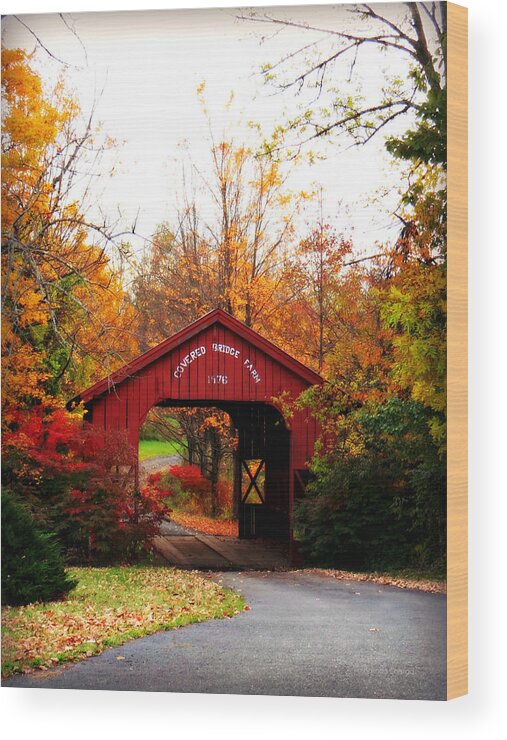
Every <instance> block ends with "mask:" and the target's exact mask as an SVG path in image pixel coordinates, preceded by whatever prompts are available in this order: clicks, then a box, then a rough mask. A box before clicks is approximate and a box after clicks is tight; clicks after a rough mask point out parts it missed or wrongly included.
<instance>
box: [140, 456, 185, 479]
mask: <svg viewBox="0 0 507 740" xmlns="http://www.w3.org/2000/svg"><path fill="white" fill-rule="evenodd" d="M180 463H181V457H180V456H179V455H162V456H161V457H149V458H148V459H147V460H143V461H142V462H140V463H139V473H140V474H141V477H143V476H146V475H149V474H150V473H156V472H157V470H163V469H164V468H170V467H171V465H179V464H180Z"/></svg>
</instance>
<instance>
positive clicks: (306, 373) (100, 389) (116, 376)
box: [67, 308, 323, 407]
mask: <svg viewBox="0 0 507 740" xmlns="http://www.w3.org/2000/svg"><path fill="white" fill-rule="evenodd" d="M213 325H220V326H222V327H224V328H225V329H228V330H229V331H231V332H233V333H235V334H236V335H238V336H239V337H240V338H241V339H243V340H244V341H246V342H249V343H250V344H251V345H252V346H253V347H255V348H256V349H259V350H260V351H262V352H264V353H265V354H266V355H267V356H268V357H271V358H272V359H273V360H274V361H275V362H277V363H279V364H280V365H281V366H283V367H284V368H286V369H287V370H290V371H291V372H292V373H294V374H295V375H297V376H298V377H299V378H301V379H302V380H303V381H305V382H306V383H307V384H308V385H316V384H320V383H322V382H323V379H322V377H321V376H320V375H319V374H318V373H316V372H314V371H313V370H311V369H310V368H309V367H307V366H306V365H303V363H302V362H299V360H296V359H295V358H294V357H291V355H289V354H287V352H284V350H282V349H280V347H277V346H276V345H275V344H273V343H272V342H270V341H269V340H267V339H265V338H264V337H263V336H261V335H260V334H259V333H258V332H256V331H254V330H253V329H251V328H250V327H248V326H246V324H244V323H243V322H242V321H238V319H235V318H234V317H233V316H230V314H228V313H226V312H225V311H223V310H222V309H220V308H216V309H214V310H213V311H210V312H209V313H207V314H205V315H204V316H201V318H199V319H197V320H196V321H194V322H192V323H191V324H188V326H186V327H184V328H183V329H181V330H180V331H179V332H176V334H173V336H171V337H169V338H168V339H165V340H164V341H163V342H161V343H160V344H157V345H156V346H155V347H152V348H151V349H149V350H147V352H144V353H143V354H142V355H139V357H136V358H135V359H134V360H132V361H131V362H128V363H127V364H126V365H124V366H123V367H121V368H119V369H118V370H116V371H115V372H114V373H111V374H110V375H107V376H106V377H105V378H103V379H102V380H99V381H98V382H97V383H95V384H94V385H92V386H91V387H90V388H87V389H86V390H84V391H82V392H81V393H80V394H79V395H78V396H76V397H75V398H73V399H72V400H71V401H69V403H68V404H67V406H68V407H71V406H73V405H74V404H78V403H80V402H84V403H87V402H88V401H91V400H92V399H94V398H97V397H98V396H101V395H102V394H103V393H106V392H107V391H109V390H111V388H114V387H116V386H118V385H119V384H120V383H121V382H122V381H124V380H126V379H127V378H130V377H132V376H133V375H135V374H136V373H138V372H139V371H140V370H144V369H145V368H147V367H148V366H149V365H150V364H152V363H154V362H156V361H157V360H159V359H160V358H161V357H163V356H164V355H166V354H169V353H170V352H173V351H174V350H175V349H177V348H178V346H179V345H181V344H183V343H184V342H186V341H188V340H189V339H192V338H193V337H195V336H196V335H198V334H200V333H201V332H202V331H204V330H205V329H208V328H209V327H211V326H213Z"/></svg>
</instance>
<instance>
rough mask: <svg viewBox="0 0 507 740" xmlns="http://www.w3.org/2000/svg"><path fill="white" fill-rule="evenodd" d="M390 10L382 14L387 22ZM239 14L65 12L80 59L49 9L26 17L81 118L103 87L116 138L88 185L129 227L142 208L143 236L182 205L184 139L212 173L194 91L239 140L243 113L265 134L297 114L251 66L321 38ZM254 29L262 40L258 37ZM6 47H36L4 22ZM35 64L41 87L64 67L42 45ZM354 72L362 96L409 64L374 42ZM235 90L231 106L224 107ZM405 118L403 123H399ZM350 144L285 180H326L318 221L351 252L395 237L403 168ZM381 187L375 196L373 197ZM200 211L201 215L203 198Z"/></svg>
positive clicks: (107, 126)
mask: <svg viewBox="0 0 507 740" xmlns="http://www.w3.org/2000/svg"><path fill="white" fill-rule="evenodd" d="M378 7H381V8H382V6H378ZM399 7H400V6H398V8H399ZM396 8H397V6H396V5H395V6H392V5H391V6H390V8H387V6H386V7H385V8H382V10H383V11H385V12H386V13H389V14H390V16H391V17H392V16H393V12H394V13H395V12H396ZM398 12H399V11H398ZM277 13H278V14H279V15H282V14H283V15H285V16H287V17H291V18H295V19H298V20H306V21H308V22H310V23H312V24H314V25H318V26H320V27H323V28H333V27H340V28H343V27H344V24H347V23H348V24H350V22H351V21H350V14H349V13H347V6H308V7H305V6H300V7H292V8H278V9H277ZM235 16H236V11H235V10H234V9H233V8H225V9H216V10H213V9H205V10H181V11H176V10H170V11H162V10H158V11H138V12H135V11H129V12H114V13H112V12H106V13H97V12H93V13H72V14H69V15H66V18H67V19H68V21H69V22H71V23H72V24H73V25H74V27H75V30H76V32H77V33H78V35H79V38H80V39H81V41H82V42H83V45H84V47H85V48H86V57H85V54H84V52H83V48H82V46H81V44H80V43H79V41H78V39H77V38H76V37H75V36H74V35H73V34H72V33H71V32H70V31H69V30H68V29H67V28H66V27H65V25H64V23H63V22H62V21H61V19H60V18H59V17H58V15H57V14H39V15H23V16H22V19H23V21H24V22H25V23H26V24H27V25H29V26H30V28H32V30H33V31H34V32H35V33H36V34H37V35H38V36H39V37H40V38H41V39H43V41H44V44H45V45H46V46H47V47H48V48H49V49H50V50H51V52H52V53H53V54H54V55H55V56H58V57H59V58H61V59H63V60H65V61H66V62H68V63H69V65H74V66H69V67H68V68H67V70H66V79H67V82H68V87H69V88H70V89H72V90H74V91H75V93H76V94H77V96H78V99H79V101H80V104H81V107H82V110H83V111H84V112H85V113H86V112H87V111H88V110H89V109H90V106H91V105H92V102H93V99H94V97H95V96H96V93H97V91H100V90H103V93H102V96H101V97H100V100H99V103H98V106H97V113H96V119H97V120H98V121H100V122H101V123H102V126H103V131H104V132H105V133H107V134H108V135H110V136H112V137H114V138H115V139H116V140H117V141H118V142H122V145H121V146H120V147H119V148H118V149H117V150H116V152H115V154H114V157H115V158H116V159H117V160H118V163H117V166H116V168H115V171H116V174H115V176H114V177H112V178H110V177H108V176H107V175H106V174H105V173H107V171H108V170H109V168H110V166H111V164H112V160H111V159H110V158H109V157H108V158H106V160H104V168H103V169H104V176H103V177H102V178H101V179H100V180H97V181H96V183H95V185H94V188H95V198H96V201H97V203H98V204H100V207H101V208H102V210H103V211H105V212H106V213H109V214H110V215H111V216H112V217H114V216H116V215H117V213H118V209H120V210H121V212H122V214H123V216H124V218H123V223H124V225H125V227H126V228H128V227H129V225H130V223H131V222H132V220H133V219H134V218H135V216H136V214H137V213H138V212H139V217H138V221H137V231H138V232H139V233H140V234H141V235H143V236H146V237H149V236H150V235H151V234H152V233H153V231H154V229H155V227H156V226H157V224H159V223H160V222H162V221H164V220H167V221H169V222H170V221H171V220H172V217H173V214H174V212H175V208H176V206H177V204H178V202H181V190H182V185H181V171H182V165H181V162H182V160H183V159H185V157H186V156H187V154H186V152H185V147H184V146H183V144H184V143H186V149H187V150H188V152H190V154H191V157H192V160H193V162H194V163H195V164H196V165H197V166H198V167H199V169H200V170H202V172H203V173H204V174H206V172H207V171H209V167H210V160H209V147H210V138H209V130H208V123H207V121H206V118H205V116H204V115H203V113H202V110H201V108H200V105H199V103H198V99H197V95H196V88H197V86H198V85H199V84H200V83H201V82H202V81H205V82H206V98H207V102H208V108H209V113H210V117H211V121H212V127H213V132H214V136H215V139H217V140H218V139H220V137H221V136H227V137H230V136H232V137H233V139H234V141H235V143H236V144H238V145H239V144H242V143H253V139H252V133H251V131H250V129H249V127H248V122H249V121H250V120H255V121H258V122H260V123H261V124H262V127H263V130H264V132H265V133H266V134H268V133H269V132H270V130H271V129H272V127H273V126H274V125H275V124H276V123H278V122H280V121H281V120H282V117H283V113H284V111H289V112H290V111H292V112H294V111H295V110H296V108H295V103H296V101H295V99H294V96H293V93H292V92H290V93H287V94H285V95H283V96H282V95H275V94H273V89H272V88H270V87H268V86H265V85H263V83H262V81H261V79H260V76H259V74H258V70H259V68H260V66H261V65H262V64H264V63H266V62H275V61H276V60H277V59H278V58H279V57H281V56H282V55H284V54H286V53H288V52H290V51H293V50H295V49H297V48H299V47H300V46H302V45H304V44H307V43H308V42H309V41H310V40H313V39H324V36H323V35H322V34H313V35H311V36H310V34H309V33H308V32H304V31H300V30H294V29H285V30H282V31H280V32H278V33H276V35H273V34H274V32H275V30H276V29H274V28H272V27H268V26H264V25H261V24H251V23H247V22H244V21H238V20H237V19H236V17H235ZM356 28H357V27H356ZM262 34H265V35H266V37H267V38H266V39H265V40H264V42H263V43H260V38H261V35H262ZM3 43H4V44H5V45H6V46H10V47H15V46H23V47H25V48H27V49H32V48H33V47H34V39H33V37H32V36H30V34H29V33H28V31H26V29H24V28H23V26H22V25H20V24H19V23H18V22H17V21H16V20H15V19H14V18H12V17H7V18H5V19H4V23H3ZM37 65H38V69H39V70H40V71H41V73H42V76H43V78H44V79H46V80H48V81H49V82H51V81H53V80H54V79H55V78H56V75H57V74H58V73H59V72H60V71H61V69H62V66H61V65H59V64H58V63H56V62H54V61H53V60H51V59H50V58H48V56H47V55H46V54H45V53H44V52H38V54H37ZM356 69H357V72H358V74H359V76H360V77H361V78H362V79H363V93H364V94H366V95H367V96H368V94H371V93H372V92H374V90H375V89H377V87H378V85H380V84H382V82H383V81H384V79H385V72H386V71H389V72H390V73H392V72H396V73H397V74H400V75H402V76H404V75H405V74H406V71H407V63H406V60H405V59H404V58H403V57H400V56H399V55H384V54H382V55H381V54H380V53H379V52H378V51H376V50H375V49H374V48H373V46H371V47H369V50H368V52H367V56H366V55H364V54H363V56H362V57H360V62H358V64H357V68H356ZM340 77H341V79H340ZM345 77H346V68H345V67H342V68H341V69H337V82H338V84H342V82H343V83H344V80H345ZM231 91H234V93H235V99H234V104H233V105H232V107H231V109H230V111H229V112H226V110H225V106H226V102H227V100H228V98H229V94H230V92H231ZM407 124H408V121H407V120H406V119H405V120H404V121H402V124H401V128H402V129H404V128H406V126H407ZM348 143H349V142H346V141H345V140H343V144H342V145H341V146H340V147H338V146H329V145H328V146H327V148H326V149H325V150H324V151H325V152H326V154H327V158H326V159H325V161H319V162H317V163H316V164H315V165H313V166H309V165H300V166H299V167H298V169H297V171H296V172H295V173H293V175H292V177H291V180H290V185H291V186H292V187H293V188H294V189H307V190H308V189H311V188H312V186H314V185H316V184H318V185H322V187H323V189H324V208H323V211H324V217H325V218H326V220H328V221H329V222H330V223H332V224H333V225H334V226H335V227H336V228H337V230H338V231H340V232H344V233H345V234H346V235H350V234H352V235H353V240H354V244H355V246H356V248H357V249H366V250H370V249H372V248H373V247H374V244H375V242H376V241H382V242H385V241H387V240H392V239H394V238H395V237H396V234H397V230H398V224H397V222H396V220H395V219H394V218H393V217H392V216H391V215H390V212H391V211H392V210H393V208H394V207H395V205H396V201H397V195H396V192H395V189H396V186H397V185H398V184H399V181H400V177H399V171H398V170H397V169H396V168H395V167H394V166H393V164H392V160H391V159H390V158H389V157H388V155H387V154H386V153H385V151H384V148H383V139H382V138H381V137H378V138H375V139H373V140H372V142H371V143H369V144H368V145H367V146H366V147H364V148H357V147H354V148H352V149H351V148H347V147H346V146H345V145H346V144H348ZM111 156H112V155H111ZM380 191H382V196H381V197H377V199H376V201H375V202H372V199H373V198H374V197H375V196H379V193H380ZM384 191H386V192H384ZM340 203H341V204H342V205H341V206H339V204H340ZM202 208H203V213H204V216H205V218H206V217H208V216H209V213H208V212H207V208H208V206H206V205H205V204H204V202H203V206H202ZM317 213H318V205H317V203H313V204H310V205H308V206H307V213H306V214H305V217H304V220H306V221H311V220H312V219H315V218H316V217H317ZM301 228H303V222H301ZM131 241H132V243H133V245H134V247H135V248H136V250H137V249H141V248H142V245H143V242H142V240H139V239H135V238H131Z"/></svg>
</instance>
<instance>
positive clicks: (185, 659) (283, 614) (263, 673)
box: [3, 572, 446, 700]
mask: <svg viewBox="0 0 507 740" xmlns="http://www.w3.org/2000/svg"><path fill="white" fill-rule="evenodd" d="M216 577H217V578H218V579H219V580H220V581H221V582H223V584H224V585H227V586H230V587H231V588H233V589H235V590H238V591H241V592H242V593H243V594H244V596H245V598H246V600H247V602H248V604H249V606H250V609H249V610H248V611H245V612H243V613H242V614H240V615H239V616H237V617H234V618H233V619H225V620H214V621H210V622H204V623H202V624H196V625H190V626H187V627H183V628H181V629H179V630H173V631H171V632H163V633H158V634H156V635H152V636H151V637H144V638H141V639H139V640H135V641H133V642H130V643H127V644H126V645H123V646H121V647H118V648H112V649H110V650H107V651H106V652H104V653H103V654H102V655H99V656H97V657H94V658H89V659H88V660H86V661H83V662H82V663H78V664H75V665H73V666H72V667H68V668H58V669H55V670H53V671H48V672H44V673H37V674H32V675H30V676H14V677H12V678H11V679H9V680H6V681H4V682H3V685H4V686H23V687H36V688H52V689H109V690H117V691H176V692H184V693H196V692H199V693H218V694H228V693H232V694H272V695H279V696H284V695H291V696H336V697H362V698H378V699H380V698H391V699H437V700H443V699H445V694H446V639H445V632H446V597H445V596H444V595H442V594H432V593H423V592H418V591H410V590H402V589H398V588H394V587H388V586H380V585H378V584H374V583H359V582H354V581H338V580H335V579H332V578H326V577H323V576H319V575H315V574H307V573H301V572H299V573H298V572H296V573H290V572H286V573H283V572H278V573H273V572H269V573H268V572H249V573H223V574H220V575H217V576H216Z"/></svg>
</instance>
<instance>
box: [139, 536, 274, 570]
mask: <svg viewBox="0 0 507 740" xmlns="http://www.w3.org/2000/svg"><path fill="white" fill-rule="evenodd" d="M153 542H154V545H155V549H156V550H157V552H158V553H159V554H160V555H161V556H162V557H163V559H164V560H165V561H166V562H167V563H169V564H170V565H174V566H177V567H179V568H200V569H206V570H266V569H267V570H274V569H276V568H285V567H288V565H289V553H288V547H287V546H284V545H279V544H272V543H266V542H264V541H259V540H239V539H236V538H234V537H212V536H209V535H203V534H202V535H201V534H195V535H184V536H181V535H159V536H158V537H155V539H154V541H153Z"/></svg>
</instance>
